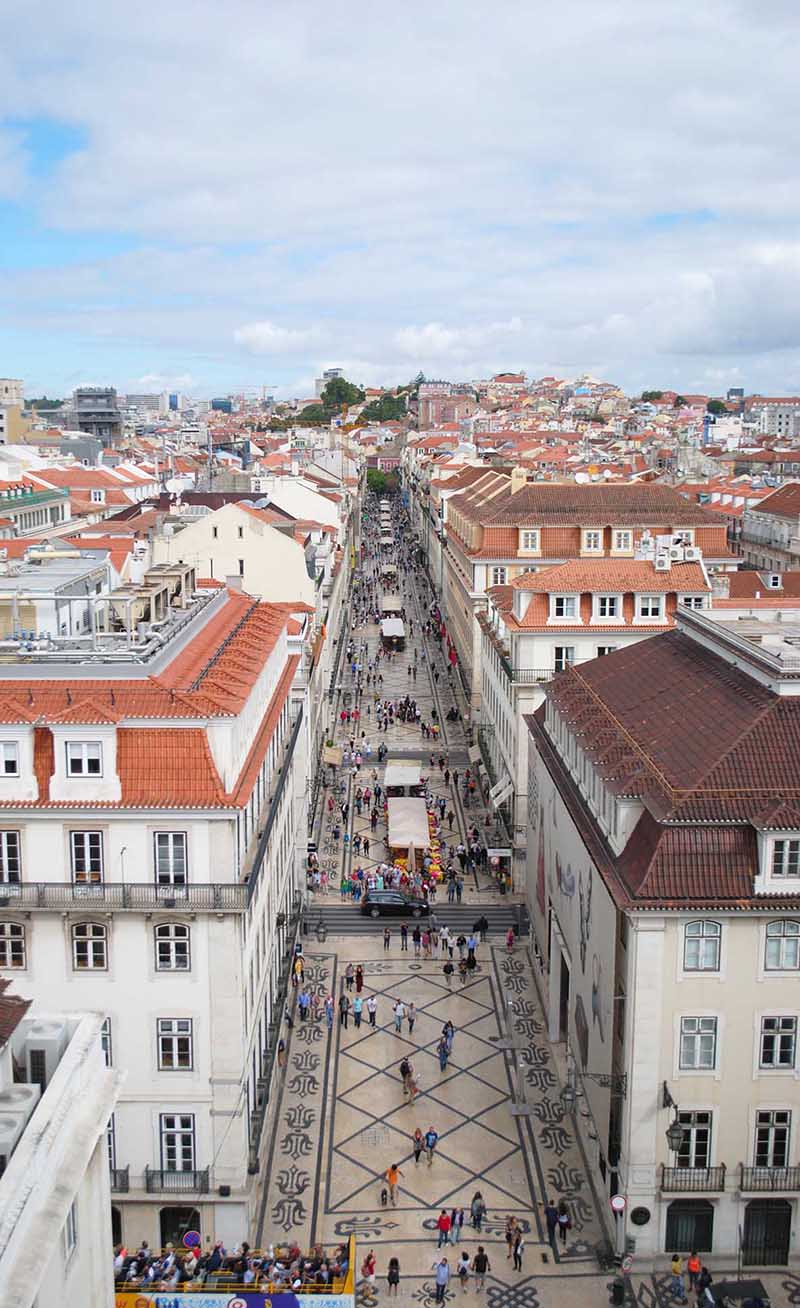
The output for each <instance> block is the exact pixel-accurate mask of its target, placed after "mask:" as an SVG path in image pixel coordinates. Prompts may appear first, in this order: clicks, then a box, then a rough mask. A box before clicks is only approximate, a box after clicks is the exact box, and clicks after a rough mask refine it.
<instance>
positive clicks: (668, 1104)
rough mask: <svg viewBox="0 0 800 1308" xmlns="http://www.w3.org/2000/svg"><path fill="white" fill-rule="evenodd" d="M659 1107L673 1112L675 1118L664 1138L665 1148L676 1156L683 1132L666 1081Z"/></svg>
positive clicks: (681, 1142)
mask: <svg viewBox="0 0 800 1308" xmlns="http://www.w3.org/2000/svg"><path fill="white" fill-rule="evenodd" d="M661 1106H662V1108H674V1110H675V1116H674V1117H673V1119H672V1121H671V1122H670V1124H669V1126H668V1127H667V1130H666V1136H667V1148H668V1149H669V1150H670V1152H671V1153H673V1154H677V1153H678V1151H679V1149H680V1147H681V1145H682V1144H683V1135H684V1130H683V1127H682V1126H681V1124H680V1122H679V1121H678V1105H677V1104H676V1103H675V1100H674V1099H673V1098H672V1095H671V1094H670V1092H669V1086H668V1085H667V1083H666V1081H665V1082H664V1089H663V1092H662V1095H661Z"/></svg>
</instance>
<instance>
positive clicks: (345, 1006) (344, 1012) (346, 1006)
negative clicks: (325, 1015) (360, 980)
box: [339, 994, 350, 1031]
mask: <svg viewBox="0 0 800 1308" xmlns="http://www.w3.org/2000/svg"><path fill="white" fill-rule="evenodd" d="M349 1013H350V1000H349V999H348V997H347V995H345V994H343V995H340V996H339V1025H340V1026H343V1027H344V1029H345V1031H346V1030H347V1018H348V1016H349Z"/></svg>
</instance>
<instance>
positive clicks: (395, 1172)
mask: <svg viewBox="0 0 800 1308" xmlns="http://www.w3.org/2000/svg"><path fill="white" fill-rule="evenodd" d="M402 1175H403V1173H402V1172H401V1170H400V1166H399V1164H398V1163H392V1164H391V1165H390V1166H389V1167H387V1168H386V1171H385V1172H384V1176H385V1178H386V1184H387V1185H388V1187H389V1199H390V1200H391V1203H392V1207H393V1208H396V1207H397V1194H398V1187H399V1185H400V1177H401V1176H402Z"/></svg>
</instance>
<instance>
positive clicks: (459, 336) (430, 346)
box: [394, 317, 522, 360]
mask: <svg viewBox="0 0 800 1308" xmlns="http://www.w3.org/2000/svg"><path fill="white" fill-rule="evenodd" d="M521 331H522V319H521V318H516V317H515V318H509V320H508V322H492V323H489V324H488V325H487V326H486V327H444V326H443V325H442V323H440V322H429V323H426V324H425V326H424V327H401V329H400V331H398V332H397V333H396V334H395V338H394V339H395V343H396V345H397V347H398V349H399V350H400V351H401V352H402V353H403V354H405V355H407V356H408V357H409V358H412V359H444V358H450V359H453V360H457V359H465V358H468V357H469V356H470V355H474V354H475V353H476V352H480V350H482V349H485V348H487V347H488V346H492V347H493V345H494V342H496V341H497V340H499V339H502V338H503V337H505V336H514V335H519V333H520V332H521Z"/></svg>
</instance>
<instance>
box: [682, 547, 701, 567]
mask: <svg viewBox="0 0 800 1308" xmlns="http://www.w3.org/2000/svg"><path fill="white" fill-rule="evenodd" d="M683 557H684V558H685V560H686V562H687V563H698V562H699V561H700V559H701V558H702V557H703V552H702V550H699V549H698V548H697V546H696V545H687V546H686V548H685V550H684V551H683Z"/></svg>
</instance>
